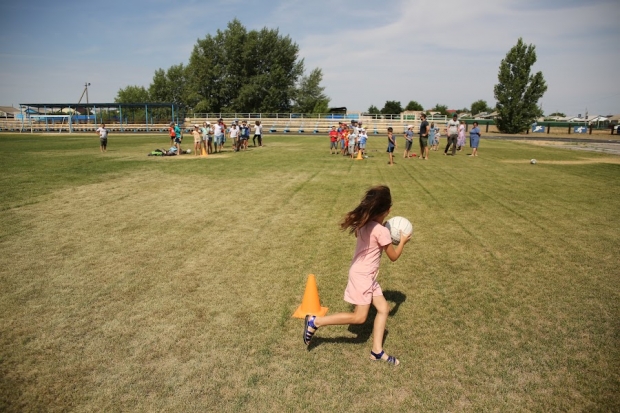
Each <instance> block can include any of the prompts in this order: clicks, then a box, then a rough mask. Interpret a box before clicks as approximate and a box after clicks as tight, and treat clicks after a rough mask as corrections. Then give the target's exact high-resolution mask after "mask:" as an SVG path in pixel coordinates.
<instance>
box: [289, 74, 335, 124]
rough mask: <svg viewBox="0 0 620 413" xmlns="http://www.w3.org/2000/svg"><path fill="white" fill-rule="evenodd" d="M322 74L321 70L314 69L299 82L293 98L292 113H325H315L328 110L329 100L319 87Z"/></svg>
mask: <svg viewBox="0 0 620 413" xmlns="http://www.w3.org/2000/svg"><path fill="white" fill-rule="evenodd" d="M321 80H323V72H322V71H321V69H318V68H317V69H314V70H313V71H312V72H310V74H309V75H308V76H303V77H302V78H301V81H300V82H299V87H298V89H297V93H296V96H295V103H294V106H293V111H294V112H298V113H326V112H327V111H324V112H317V110H322V109H324V108H328V109H329V98H328V97H327V96H326V95H325V94H324V93H323V91H324V90H325V88H324V87H321Z"/></svg>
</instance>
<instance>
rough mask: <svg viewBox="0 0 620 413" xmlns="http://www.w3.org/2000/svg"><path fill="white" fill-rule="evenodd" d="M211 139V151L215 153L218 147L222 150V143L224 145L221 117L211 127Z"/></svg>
mask: <svg viewBox="0 0 620 413" xmlns="http://www.w3.org/2000/svg"><path fill="white" fill-rule="evenodd" d="M213 139H214V142H213V151H214V152H215V153H217V150H218V148H219V150H220V152H222V145H224V121H223V120H222V119H219V120H218V121H217V123H216V124H215V126H214V127H213Z"/></svg>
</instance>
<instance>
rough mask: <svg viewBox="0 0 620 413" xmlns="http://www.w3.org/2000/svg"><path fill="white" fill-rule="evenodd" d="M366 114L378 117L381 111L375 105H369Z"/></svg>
mask: <svg viewBox="0 0 620 413" xmlns="http://www.w3.org/2000/svg"><path fill="white" fill-rule="evenodd" d="M368 113H369V114H371V115H379V114H381V111H380V110H379V108H378V107H376V106H375V105H370V107H369V108H368Z"/></svg>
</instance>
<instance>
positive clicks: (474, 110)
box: [367, 99, 495, 115]
mask: <svg viewBox="0 0 620 413" xmlns="http://www.w3.org/2000/svg"><path fill="white" fill-rule="evenodd" d="M448 110H449V109H448V105H440V104H439V103H437V104H435V106H433V107H432V108H431V109H428V110H426V111H425V110H424V107H423V106H422V105H421V104H419V103H418V102H416V101H415V100H411V101H409V103H408V104H407V106H405V107H404V108H403V107H402V105H401V103H400V102H399V101H396V100H388V101H386V102H385V105H383V108H382V109H379V108H377V107H376V106H374V105H370V107H369V108H368V111H367V113H369V114H371V115H390V114H398V113H401V112H404V111H421V112H426V113H427V114H428V112H439V113H440V114H441V115H447V114H448ZM494 110H495V109H494V108H492V107H491V106H489V104H488V103H487V101H486V100H483V99H480V100H477V101H475V102H473V103H472V104H471V107H469V108H462V109H457V110H456V113H471V114H472V115H477V114H479V113H482V112H487V113H488V112H493V111H494Z"/></svg>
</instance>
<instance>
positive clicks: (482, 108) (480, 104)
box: [471, 99, 491, 115]
mask: <svg viewBox="0 0 620 413" xmlns="http://www.w3.org/2000/svg"><path fill="white" fill-rule="evenodd" d="M490 110H491V108H489V105H488V104H487V101H486V100H483V99H480V100H477V101H475V102H474V103H472V104H471V114H472V115H477V114H479V113H482V112H490Z"/></svg>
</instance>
